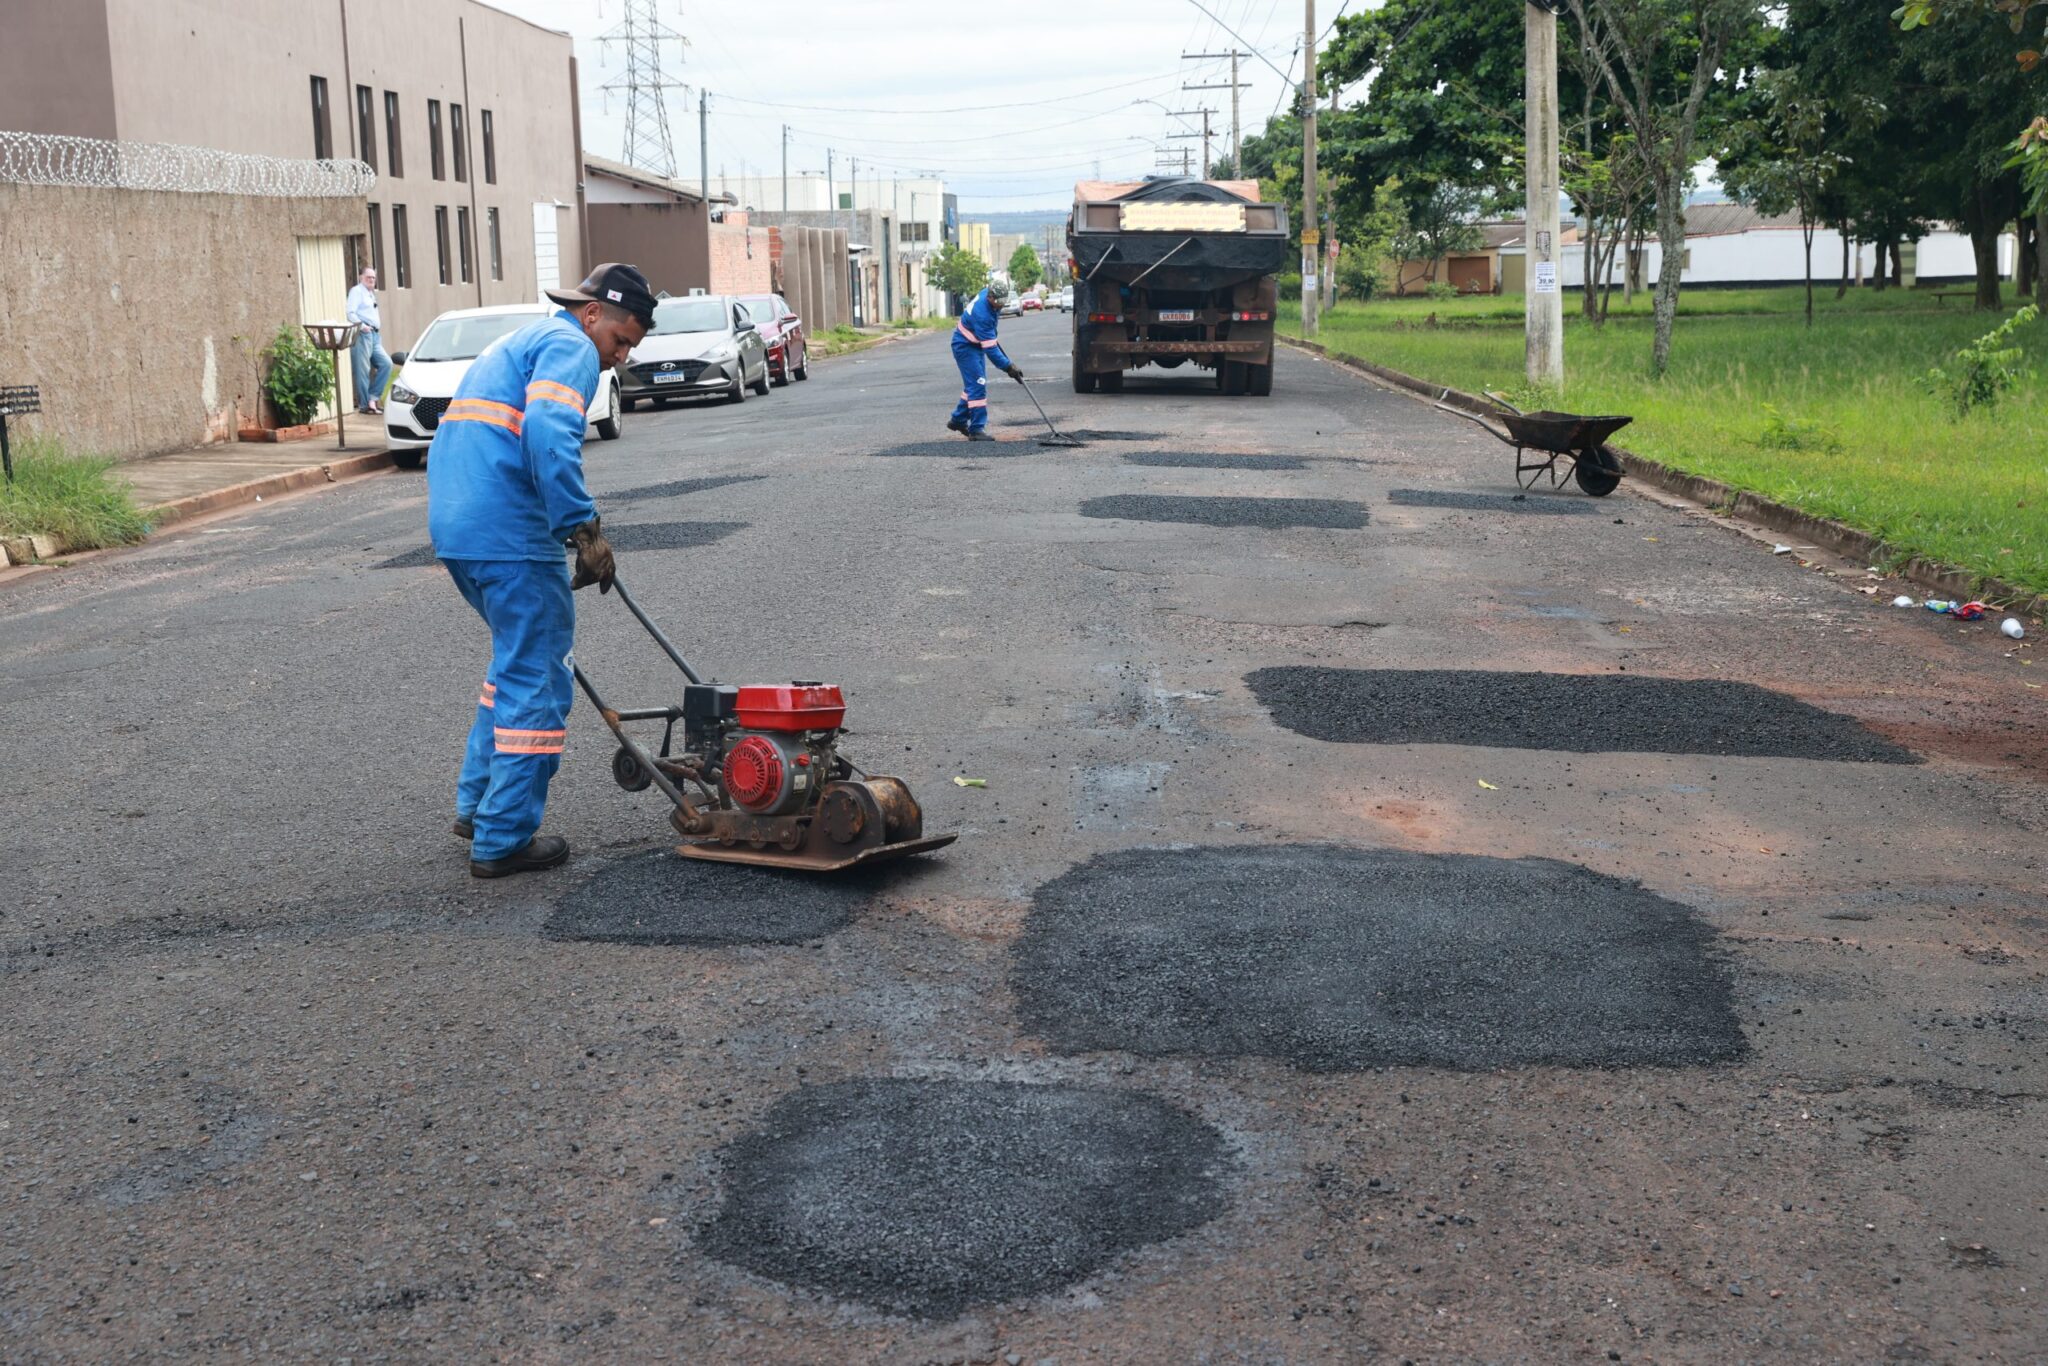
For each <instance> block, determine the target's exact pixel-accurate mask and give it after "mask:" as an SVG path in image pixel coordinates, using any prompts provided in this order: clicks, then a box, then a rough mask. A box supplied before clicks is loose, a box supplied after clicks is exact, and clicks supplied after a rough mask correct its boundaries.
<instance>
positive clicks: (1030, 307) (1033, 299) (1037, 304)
mask: <svg viewBox="0 0 2048 1366" xmlns="http://www.w3.org/2000/svg"><path fill="white" fill-rule="evenodd" d="M1044 308H1045V300H1043V299H1041V298H1039V297H1038V296H1037V295H1036V294H1026V295H1025V296H1024V311H1025V312H1026V313H1031V312H1042V311H1043V310H1044Z"/></svg>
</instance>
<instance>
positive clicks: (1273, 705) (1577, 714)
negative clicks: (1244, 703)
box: [1245, 666, 1920, 764]
mask: <svg viewBox="0 0 2048 1366" xmlns="http://www.w3.org/2000/svg"><path fill="white" fill-rule="evenodd" d="M1245 681H1246V682H1247V683H1248V684H1250V685H1251V689H1252V692H1253V694H1254V695H1255V696H1256V697H1257V698H1258V699H1259V703H1260V705H1261V706H1264V707H1265V708H1266V709H1267V710H1269V711H1271V712H1272V713H1273V719H1274V720H1275V721H1277V722H1278V723H1279V724H1281V725H1283V726H1285V727H1287V729H1289V730H1292V731H1298V732H1299V733H1301V734H1303V735H1306V736H1308V737H1310V738H1311V739H1315V740H1333V741H1337V742H1339V743H1344V744H1363V745H1484V746H1490V747H1494V748H1499V749H1556V750H1568V751H1571V752H1573V753H1578V754H1603V753H1610V752H1622V751H1627V752H1638V753H1647V754H1727V755H1765V756H1769V757H1773V758H1786V759H1846V760H1855V761H1860V762H1864V763H1880V764H1917V763H1919V762H1920V758H1919V756H1918V755H1915V754H1913V753H1912V752H1911V751H1910V750H1904V749H1900V748H1899V747H1898V746H1897V745H1894V744H1892V743H1891V742H1890V741H1888V740H1884V739H1880V738H1879V737H1878V736H1876V735H1874V734H1872V733H1871V732H1869V731H1867V730H1865V729H1864V728H1863V727H1862V726H1860V725H1858V724H1857V723H1856V722H1855V721H1853V720H1851V719H1850V718H1849V717H1846V716H1838V715H1836V714H1835V713H1834V712H1830V711H1822V710H1821V709H1820V708H1819V707H1814V706H1809V705H1808V704H1806V703H1804V702H1801V701H1799V700H1798V699H1797V698H1794V697H1787V696H1785V695H1784V694H1783V693H1775V692H1771V691H1770V690H1768V689H1766V688H1759V687H1757V686H1756V685H1755V684H1753V683H1735V682H1730V681H1728V680H1726V679H1719V678H1651V677H1647V676H1643V675H1637V674H1549V673H1519V672H1511V671H1508V670H1493V669H1321V668H1311V667H1307V666H1293V667H1286V668H1275V669H1260V670H1258V671H1257V672H1256V673H1252V674H1248V675H1246V677H1245Z"/></svg>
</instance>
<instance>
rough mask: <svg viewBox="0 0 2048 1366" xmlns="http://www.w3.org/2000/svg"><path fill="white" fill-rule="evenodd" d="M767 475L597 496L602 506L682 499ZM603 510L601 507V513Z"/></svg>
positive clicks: (685, 481)
mask: <svg viewBox="0 0 2048 1366" xmlns="http://www.w3.org/2000/svg"><path fill="white" fill-rule="evenodd" d="M767 477H768V476H767V475H765V474H727V475H720V476H716V477H713V478H709V479H675V480H671V481H670V482H668V483H666V484H642V485H641V486H640V487H639V488H636V489H621V490H619V491H618V492H617V493H600V494H598V495H597V498H598V501H599V503H600V505H602V504H604V503H630V502H635V501H637V500H639V499H643V498H681V497H685V496H687V495H689V494H692V493H709V492H710V491H711V490H712V489H722V488H724V487H726V485H728V484H751V483H753V482H754V481H755V480H757V479H766V478H767ZM602 510H603V508H602V506H600V508H599V511H602Z"/></svg>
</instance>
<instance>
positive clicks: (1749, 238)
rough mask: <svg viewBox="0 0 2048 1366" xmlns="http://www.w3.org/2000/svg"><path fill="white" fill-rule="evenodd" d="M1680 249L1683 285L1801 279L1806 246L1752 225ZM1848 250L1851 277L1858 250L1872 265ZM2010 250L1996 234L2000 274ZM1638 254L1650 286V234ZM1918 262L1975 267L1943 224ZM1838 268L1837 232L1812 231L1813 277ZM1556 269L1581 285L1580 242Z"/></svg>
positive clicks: (1960, 236) (1620, 266)
mask: <svg viewBox="0 0 2048 1366" xmlns="http://www.w3.org/2000/svg"><path fill="white" fill-rule="evenodd" d="M1686 249H1687V250H1688V251H1689V252H1691V254H1692V259H1691V261H1690V262H1689V263H1688V264H1687V266H1686V269H1685V273H1684V275H1683V276H1681V277H1680V279H1681V283H1683V284H1687V285H1716V284H1797V283H1799V282H1800V281H1801V280H1802V279H1804V278H1805V256H1806V249H1805V245H1804V243H1803V241H1802V239H1801V236H1800V233H1799V230H1798V229H1797V228H1753V229H1751V230H1749V231H1747V232H1732V233H1720V234H1716V235H1714V236H1711V237H1693V238H1689V239H1687V241H1686ZM1850 250H1851V253H1852V254H1851V256H1850V266H1849V273H1850V278H1851V279H1855V278H1856V277H1857V274H1858V257H1859V255H1860V258H1861V272H1862V274H1863V276H1864V277H1865V278H1867V277H1868V276H1869V275H1870V273H1871V272H1873V271H1875V270H1876V269H1877V248H1876V247H1875V246H1874V245H1872V244H1870V243H1867V242H1865V243H1858V244H1852V246H1851V248H1850ZM2015 251H2016V247H2015V244H2014V240H2013V238H2012V237H2011V236H2010V235H2008V236H2004V237H2001V238H1999V239H1998V268H1999V271H2000V272H2001V273H2002V274H2005V275H2007V276H2010V275H2011V274H2012V265H2013V258H2014V253H2015ZM1643 254H1644V258H1645V259H1644V263H1643V283H1644V285H1646V286H1650V285H1654V284H1655V283H1656V280H1657V273H1658V272H1659V271H1660V270H1661V269H1662V268H1663V259H1664V253H1663V250H1662V248H1660V247H1659V246H1658V245H1657V243H1656V241H1655V240H1654V239H1653V240H1651V241H1650V242H1648V243H1646V244H1645V246H1644V253H1643ZM1625 255H1626V253H1625V251H1622V252H1616V253H1615V256H1614V263H1613V266H1612V267H1611V270H1610V274H1611V276H1612V279H1613V283H1614V284H1615V285H1616V286H1619V285H1620V284H1621V283H1622V281H1623V279H1624V278H1625V275H1626V272H1627V262H1626V261H1625V259H1624V257H1625ZM1918 262H1919V264H1918V266H1917V267H1916V273H1917V274H1918V275H1921V276H1926V277H1930V278H1935V277H1943V276H1970V275H1974V274H1975V273H1976V269H1977V267H1976V256H1975V255H1974V254H1973V253H1972V251H1971V248H1970V236H1969V234H1968V233H1963V232H1956V231H1953V230H1951V229H1946V228H1944V229H1940V230H1937V231H1935V232H1932V233H1929V234H1928V235H1927V236H1925V237H1923V238H1921V239H1920V244H1919V256H1918ZM1841 272H1842V238H1841V234H1839V233H1837V232H1836V231H1835V230H1834V229H1833V228H1821V229H1819V230H1817V231H1816V232H1815V233H1814V234H1813V277H1814V279H1816V280H1836V279H1839V278H1841ZM1559 274H1560V275H1561V276H1562V277H1563V282H1564V285H1565V287H1566V288H1567V289H1575V288H1582V287H1584V285H1585V283H1586V249H1585V246H1584V245H1583V244H1581V243H1571V244H1568V245H1566V246H1565V247H1564V248H1563V249H1562V251H1561V252H1560V260H1559Z"/></svg>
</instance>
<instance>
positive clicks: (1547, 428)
mask: <svg viewBox="0 0 2048 1366" xmlns="http://www.w3.org/2000/svg"><path fill="white" fill-rule="evenodd" d="M1449 394H1450V390H1448V389H1446V390H1445V391H1444V395H1443V396H1444V397H1447V396H1448V395H1449ZM1486 396H1487V398H1489V399H1491V400H1493V402H1494V403H1495V404H1497V405H1498V406H1499V407H1500V408H1502V409H1505V411H1503V412H1498V413H1495V414H1493V416H1495V417H1497V418H1499V419H1500V421H1501V423H1502V426H1501V427H1496V426H1494V425H1493V423H1491V422H1489V421H1487V420H1486V418H1484V417H1482V416H1480V415H1479V414H1478V413H1468V412H1466V411H1465V410H1464V409H1462V408H1453V407H1452V406H1451V405H1450V404H1448V403H1445V402H1443V401H1442V398H1441V397H1440V398H1439V400H1438V402H1437V405H1436V406H1437V407H1438V408H1440V409H1442V410H1443V411H1444V412H1447V413H1451V414H1454V415H1456V416H1458V417H1462V418H1464V419H1465V420H1466V421H1468V422H1476V423H1478V424H1479V425H1480V426H1481V427H1483V428H1485V429H1486V431H1487V433H1488V434H1489V435H1491V436H1492V437H1493V438H1494V439H1495V440H1497V441H1500V442H1502V443H1504V444H1506V445H1509V446H1513V447H1514V448H1515V484H1516V486H1517V487H1519V488H1524V489H1527V488H1534V487H1535V485H1536V481H1537V480H1538V479H1539V478H1541V477H1542V476H1544V475H1546V474H1547V475H1549V476H1550V483H1551V486H1552V487H1553V488H1555V487H1556V486H1557V485H1559V484H1562V483H1563V482H1564V479H1565V475H1566V474H1567V473H1569V474H1570V475H1571V477H1572V479H1573V480H1574V481H1575V482H1576V483H1577V484H1578V486H1579V487H1580V488H1582V489H1584V490H1585V491H1586V492H1587V493H1589V494H1591V495H1592V496H1593V497H1595V498H1605V497H1606V496H1607V495H1608V494H1610V493H1612V492H1614V490H1615V488H1616V487H1617V486H1619V485H1620V483H1621V475H1622V469H1621V461H1620V460H1619V459H1617V458H1616V457H1615V454H1614V452H1613V451H1610V450H1608V449H1607V438H1608V437H1610V436H1613V435H1614V434H1615V433H1616V432H1618V431H1620V430H1621V429H1622V428H1623V427H1626V426H1627V425H1628V424H1629V423H1631V422H1633V421H1635V419H1634V418H1632V417H1590V416H1586V415H1584V414H1581V413H1554V412H1548V411H1545V412H1538V413H1525V412H1523V411H1522V410H1521V409H1520V408H1517V407H1516V406H1515V405H1514V404H1512V403H1510V402H1508V401H1507V400H1506V399H1505V398H1503V397H1501V396H1500V395H1499V394H1496V393H1490V392H1489V393H1488V394H1487V395H1486ZM1503 428H1504V429H1503ZM1532 453H1534V455H1540V456H1541V457H1542V458H1541V459H1535V458H1532ZM1559 460H1563V461H1564V462H1565V468H1563V469H1560V468H1559V467H1558V463H1557V462H1558V461H1559Z"/></svg>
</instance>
